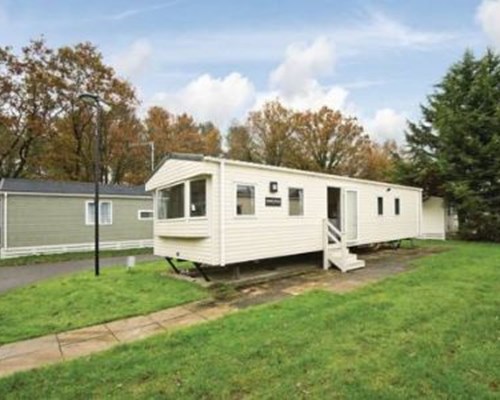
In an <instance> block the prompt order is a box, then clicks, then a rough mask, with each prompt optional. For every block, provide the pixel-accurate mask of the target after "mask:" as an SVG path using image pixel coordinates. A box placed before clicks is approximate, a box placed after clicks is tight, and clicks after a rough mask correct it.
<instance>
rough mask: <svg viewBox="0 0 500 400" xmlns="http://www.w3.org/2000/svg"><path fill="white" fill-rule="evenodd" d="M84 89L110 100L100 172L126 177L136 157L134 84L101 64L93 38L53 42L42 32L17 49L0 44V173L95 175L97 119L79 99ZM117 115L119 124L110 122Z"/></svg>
mask: <svg viewBox="0 0 500 400" xmlns="http://www.w3.org/2000/svg"><path fill="white" fill-rule="evenodd" d="M83 92H92V93H96V94H97V95H99V96H100V97H101V98H103V99H104V100H105V101H106V102H107V103H108V104H109V105H110V106H111V110H110V111H109V112H106V113H104V114H103V115H102V119H101V123H102V127H101V128H102V131H101V132H102V142H101V144H100V145H101V151H102V156H103V169H102V175H101V177H100V180H101V181H102V182H113V183H120V182H121V181H122V177H123V176H125V171H126V169H127V168H130V165H131V163H130V162H126V160H128V161H130V154H131V153H129V152H128V144H129V142H136V141H137V140H138V139H139V135H140V130H137V128H138V124H137V123H135V124H130V123H125V121H128V122H130V121H131V120H132V119H131V116H132V115H135V112H136V110H135V108H136V106H137V99H136V96H135V92H134V90H133V88H132V87H131V86H130V84H129V83H128V82H126V81H124V80H121V79H119V78H118V77H117V76H116V74H115V72H114V70H113V69H112V68H111V67H109V66H107V65H105V64H104V62H103V58H102V54H101V53H99V52H98V51H97V49H96V47H95V46H93V45H92V44H90V43H79V44H77V45H75V46H65V47H61V48H59V49H56V50H53V49H50V48H48V47H47V45H46V43H45V41H44V40H43V39H40V40H35V41H32V42H31V43H30V44H29V46H26V47H24V48H23V49H22V52H21V55H20V56H17V55H15V54H14V53H13V51H12V49H11V48H8V47H7V48H3V49H0V100H1V106H0V126H2V129H0V144H1V149H2V150H1V151H0V174H1V175H2V176H10V177H18V176H25V177H43V178H53V179H67V180H82V181H89V180H92V179H93V174H94V169H93V163H94V161H93V158H94V154H93V141H94V135H95V123H96V121H94V120H93V116H94V114H95V113H94V110H92V109H91V108H90V107H89V106H87V105H85V104H82V102H81V101H80V100H79V99H78V96H79V95H80V94H81V93H83ZM120 118H124V121H123V122H124V123H121V128H120V129H112V126H113V125H116V124H117V123H119V122H118V121H119V119H120ZM134 118H135V116H134ZM126 129H131V130H129V131H127V130H126ZM117 143H120V144H121V145H120V146H119V147H117V146H116V145H115V144H117ZM111 151H112V152H113V153H112V154H111V153H110V152H111ZM111 159H113V161H111ZM115 169H116V170H115Z"/></svg>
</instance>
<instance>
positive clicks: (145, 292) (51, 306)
mask: <svg viewBox="0 0 500 400" xmlns="http://www.w3.org/2000/svg"><path fill="white" fill-rule="evenodd" d="M166 271H167V267H166V265H165V263H164V262H163V261H160V262H150V263H139V264H137V265H136V266H135V267H134V269H133V270H132V271H130V272H127V270H126V269H125V267H123V266H122V267H111V268H106V269H104V270H103V271H102V272H101V275H100V276H99V277H98V278H96V277H95V276H94V275H93V272H92V271H85V272H78V273H75V274H71V275H66V276H64V277H58V278H54V279H50V280H46V281H41V282H39V283H37V284H35V285H32V286H28V287H25V288H20V289H15V290H12V291H9V292H6V293H5V294H2V295H0V344H3V343H8V342H13V341H18V340H21V339H26V338H30V337H35V336H41V335H44V334H47V333H54V332H61V331H65V330H68V329H73V328H78V327H83V326H88V325H93V324H97V323H101V322H105V321H110V320H113V319H118V318H125V317H128V316H131V315H138V314H142V313H147V312H152V311H155V310H159V309H163V308H168V307H172V306H175V305H178V304H182V303H186V302H190V301H193V300H198V299H201V298H203V297H205V296H206V295H207V293H206V291H205V290H203V289H201V288H200V287H199V286H197V285H194V284H192V283H189V282H183V281H179V280H176V279H173V278H169V277H167V276H165V272H166ZM1 397H2V396H0V398H1Z"/></svg>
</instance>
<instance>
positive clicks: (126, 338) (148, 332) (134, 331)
mask: <svg viewBox="0 0 500 400" xmlns="http://www.w3.org/2000/svg"><path fill="white" fill-rule="evenodd" d="M164 330H165V328H164V327H163V326H162V325H161V324H160V323H158V322H151V323H149V324H148V325H140V326H129V327H128V328H126V329H121V330H117V331H115V330H113V331H112V332H113V335H114V336H115V337H116V339H118V340H119V341H120V342H132V341H135V340H139V339H145V338H147V337H149V336H152V335H155V334H157V333H160V332H162V331H164Z"/></svg>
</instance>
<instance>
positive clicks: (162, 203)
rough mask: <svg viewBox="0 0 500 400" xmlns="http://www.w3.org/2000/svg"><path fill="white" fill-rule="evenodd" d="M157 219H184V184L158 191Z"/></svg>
mask: <svg viewBox="0 0 500 400" xmlns="http://www.w3.org/2000/svg"><path fill="white" fill-rule="evenodd" d="M157 202H158V204H157V207H158V219H173V218H184V183H181V184H179V185H175V186H172V187H169V188H166V189H162V190H159V191H158V200H157Z"/></svg>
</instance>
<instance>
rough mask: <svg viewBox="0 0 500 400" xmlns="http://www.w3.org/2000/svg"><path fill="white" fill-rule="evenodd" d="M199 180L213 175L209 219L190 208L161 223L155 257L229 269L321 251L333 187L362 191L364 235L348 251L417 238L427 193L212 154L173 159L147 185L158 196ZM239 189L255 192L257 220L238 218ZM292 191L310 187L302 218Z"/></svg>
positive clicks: (156, 231) (360, 227) (157, 222)
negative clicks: (269, 201) (270, 201)
mask: <svg viewBox="0 0 500 400" xmlns="http://www.w3.org/2000/svg"><path fill="white" fill-rule="evenodd" d="M222 165H225V167H224V170H225V172H224V180H223V182H224V183H223V187H222V188H220V182H221V179H220V178H221V170H222ZM200 176H204V177H206V179H207V182H208V185H207V218H206V220H205V219H203V220H199V219H192V218H190V217H189V215H188V212H187V211H188V208H187V207H188V205H186V210H187V211H186V213H185V214H186V215H185V218H182V219H178V220H157V219H155V223H154V245H155V254H157V255H159V256H169V257H177V258H182V259H189V260H193V261H198V262H202V263H206V264H211V265H221V264H222V265H225V264H232V263H237V262H243V261H250V260H256V259H265V258H271V257H281V256H286V255H293V254H300V253H307V252H315V251H322V250H323V221H324V219H325V218H327V200H328V198H327V188H328V187H336V188H340V189H343V191H342V193H343V194H345V191H346V190H354V191H356V192H357V193H358V210H357V211H358V213H357V218H358V222H357V228H358V236H357V238H356V239H355V240H352V241H350V242H348V245H349V246H355V245H362V244H369V243H378V242H384V241H391V240H398V239H402V238H412V237H417V236H418V235H419V232H420V217H421V207H422V203H421V189H418V188H410V187H404V186H400V185H392V184H385V183H380V182H370V181H363V180H356V179H350V178H343V177H335V176H331V177H330V176H327V175H325V174H315V173H309V172H303V171H297V170H287V169H277V168H275V167H268V166H262V165H255V164H249V163H241V162H235V161H230V160H225V161H221V160H219V159H214V158H210V157H207V158H205V159H198V160H197V161H195V160H182V159H176V158H172V159H168V160H167V161H165V162H164V163H163V165H162V166H161V167H160V169H159V170H158V171H157V172H156V173H155V175H153V177H152V178H151V179H150V181H149V182H148V183H147V184H146V189H147V190H149V191H153V192H154V193H156V192H157V190H160V189H162V188H164V187H168V186H172V185H174V184H177V183H180V182H188V181H189V180H191V179H195V178H199V177H200ZM270 182H277V183H278V191H277V192H276V193H270V187H269V185H270ZM238 184H246V185H253V186H254V187H255V215H237V213H236V188H237V185H238ZM289 188H300V189H303V198H304V204H303V208H304V213H303V215H298V216H290V215H289V204H288V189H289ZM185 190H186V191H187V188H185ZM221 190H222V194H223V196H224V201H223V202H222V204H221V202H220V194H221V193H220V191H221ZM266 197H272V198H279V199H281V204H280V205H279V206H270V205H266ZM377 197H383V199H384V213H383V215H378V213H377ZM396 198H398V199H399V201H400V214H399V215H396V212H395V205H394V202H395V199H396ZM187 201H188V198H187V197H186V202H187ZM342 202H343V200H342ZM221 209H222V210H223V214H222V216H223V218H222V220H223V225H221V218H220V217H221V215H220V213H219V210H221ZM342 214H344V212H343V213H342ZM343 218H344V215H343ZM343 225H344V222H342V226H343ZM222 235H223V236H222ZM221 237H223V238H224V240H223V241H222V240H221ZM222 244H223V245H222Z"/></svg>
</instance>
